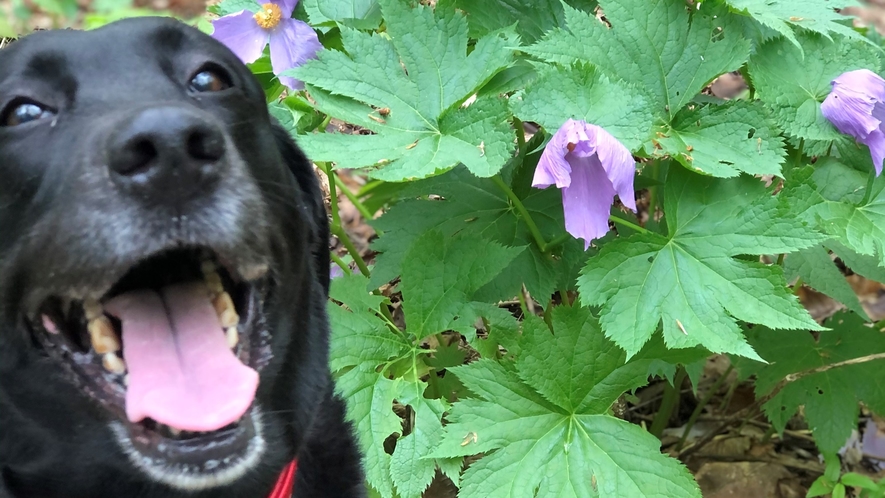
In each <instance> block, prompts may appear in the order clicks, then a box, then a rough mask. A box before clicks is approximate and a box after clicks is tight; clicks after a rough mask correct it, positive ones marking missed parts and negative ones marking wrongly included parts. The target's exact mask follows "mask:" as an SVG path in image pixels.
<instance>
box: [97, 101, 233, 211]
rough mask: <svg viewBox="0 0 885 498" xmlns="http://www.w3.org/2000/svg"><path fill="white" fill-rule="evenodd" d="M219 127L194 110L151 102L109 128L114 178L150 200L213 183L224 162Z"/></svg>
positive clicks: (182, 196) (171, 197)
mask: <svg viewBox="0 0 885 498" xmlns="http://www.w3.org/2000/svg"><path fill="white" fill-rule="evenodd" d="M224 155H225V146H224V137H223V135H222V133H221V129H220V128H219V127H218V126H217V125H215V124H214V123H212V122H211V121H210V120H209V119H207V118H206V117H204V116H201V115H200V114H199V112H198V111H196V110H191V109H187V108H180V107H172V106H166V107H154V108H150V109H145V110H143V111H140V112H139V113H138V114H137V115H136V116H135V117H134V118H133V119H131V120H130V121H128V122H127V123H125V124H124V125H123V126H121V127H120V128H119V129H118V130H116V131H115V132H113V133H112V134H111V137H110V141H109V143H108V166H109V168H110V173H111V177H112V178H113V179H114V181H115V182H116V183H117V184H118V185H120V186H123V187H126V188H127V189H130V190H132V191H134V193H137V194H139V195H141V196H143V197H145V198H147V199H149V200H152V201H157V202H167V201H177V200H186V199H188V198H190V197H191V196H193V195H195V194H198V193H199V192H200V191H205V190H206V189H208V188H210V187H212V186H213V185H214V184H215V183H217V181H218V180H219V178H220V177H221V173H222V168H223V166H224V161H223V159H224Z"/></svg>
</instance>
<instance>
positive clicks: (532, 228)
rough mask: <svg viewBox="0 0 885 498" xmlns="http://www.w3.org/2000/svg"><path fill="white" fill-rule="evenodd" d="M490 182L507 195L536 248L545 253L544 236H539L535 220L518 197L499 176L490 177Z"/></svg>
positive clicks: (539, 232)
mask: <svg viewBox="0 0 885 498" xmlns="http://www.w3.org/2000/svg"><path fill="white" fill-rule="evenodd" d="M492 182H494V184H495V185H497V186H498V188H500V189H501V190H502V191H503V192H504V194H506V195H507V198H508V199H510V202H511V203H513V205H514V206H515V207H516V210H517V211H519V214H520V216H522V221H524V222H525V224H526V226H528V228H529V232H531V234H532V237H533V238H534V239H535V243H536V244H538V248H539V249H540V250H541V252H544V253H546V252H547V250H548V248H547V242H546V241H545V240H544V236H543V235H541V231H540V230H538V225H536V224H535V220H533V219H532V215H530V214H529V211H528V209H526V208H525V205H523V203H522V201H521V200H519V196H517V195H516V193H514V192H513V190H511V189H510V187H509V186H507V184H506V183H505V182H504V180H503V179H502V178H501V176H500V175H495V176H493V177H492Z"/></svg>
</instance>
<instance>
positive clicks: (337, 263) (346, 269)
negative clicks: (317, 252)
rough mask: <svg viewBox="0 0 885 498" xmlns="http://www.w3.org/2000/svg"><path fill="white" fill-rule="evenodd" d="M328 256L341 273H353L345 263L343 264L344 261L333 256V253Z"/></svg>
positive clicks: (335, 255)
mask: <svg viewBox="0 0 885 498" xmlns="http://www.w3.org/2000/svg"><path fill="white" fill-rule="evenodd" d="M329 255H330V256H331V257H332V261H333V262H334V263H335V264H336V265H338V266H339V267H341V271H343V272H344V274H345V275H350V274H351V273H353V270H351V269H350V267H349V266H347V263H345V262H344V260H343V259H341V258H340V257H339V256H338V255H337V254H335V253H334V252H330V253H329Z"/></svg>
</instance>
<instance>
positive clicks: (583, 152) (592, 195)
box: [532, 119, 636, 249]
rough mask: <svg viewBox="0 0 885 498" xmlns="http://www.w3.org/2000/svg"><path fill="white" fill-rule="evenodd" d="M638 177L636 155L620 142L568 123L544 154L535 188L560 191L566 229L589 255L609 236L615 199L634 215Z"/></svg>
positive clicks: (595, 128) (594, 129)
mask: <svg viewBox="0 0 885 498" xmlns="http://www.w3.org/2000/svg"><path fill="white" fill-rule="evenodd" d="M635 174H636V163H635V161H633V155H632V154H630V151H629V150H628V149H627V148H626V147H624V145H623V144H621V142H618V140H617V139H616V138H615V137H613V136H611V135H610V134H609V133H608V132H607V131H605V130H604V129H602V128H600V127H599V126H596V125H592V124H588V123H586V122H584V121H575V120H573V119H569V120H568V121H566V122H565V124H563V125H562V126H561V127H560V128H559V130H557V131H556V133H554V134H553V137H552V138H551V139H550V142H549V143H548V144H547V147H546V148H545V149H544V152H543V153H542V154H541V159H540V160H539V161H538V167H537V168H536V169H535V176H534V178H533V179H532V186H533V187H539V188H545V187H549V186H550V185H553V184H555V185H556V186H557V187H559V188H561V189H562V207H563V211H564V212H565V229H566V231H567V232H568V233H570V234H572V235H573V236H575V237H577V238H581V239H584V248H585V249H586V248H587V247H590V241H591V240H593V239H598V238H599V237H602V236H603V235H605V234H606V232H608V217H609V213H610V211H611V205H612V202H613V201H614V198H615V194H617V195H618V196H619V197H620V198H621V202H623V203H624V205H625V206H627V207H628V208H630V209H632V210H633V211H636V198H635V193H634V191H633V177H634V175H635Z"/></svg>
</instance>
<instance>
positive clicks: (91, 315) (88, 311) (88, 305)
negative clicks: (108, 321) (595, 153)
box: [83, 298, 104, 322]
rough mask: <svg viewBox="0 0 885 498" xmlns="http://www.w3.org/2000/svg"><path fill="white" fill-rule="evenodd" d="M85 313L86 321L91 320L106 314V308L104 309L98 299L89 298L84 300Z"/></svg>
mask: <svg viewBox="0 0 885 498" xmlns="http://www.w3.org/2000/svg"><path fill="white" fill-rule="evenodd" d="M83 313H84V314H85V315H86V321H87V322H91V321H92V320H95V319H96V318H98V317H100V316H102V315H104V309H102V307H101V303H99V302H98V301H97V300H95V299H88V298H87V299H86V300H85V301H83Z"/></svg>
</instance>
